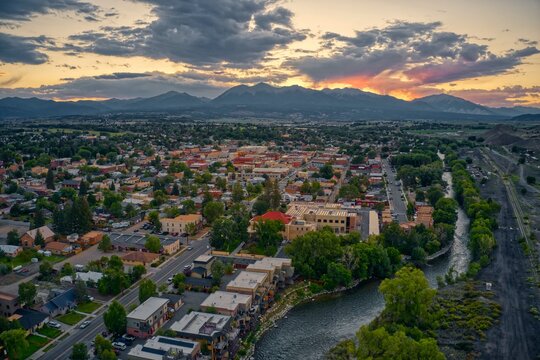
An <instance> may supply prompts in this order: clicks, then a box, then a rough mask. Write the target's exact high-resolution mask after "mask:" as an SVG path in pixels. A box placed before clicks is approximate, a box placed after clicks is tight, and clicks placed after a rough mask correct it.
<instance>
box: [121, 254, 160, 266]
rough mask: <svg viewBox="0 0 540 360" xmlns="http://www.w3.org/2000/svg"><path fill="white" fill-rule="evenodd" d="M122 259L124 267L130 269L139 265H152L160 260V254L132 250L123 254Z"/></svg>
mask: <svg viewBox="0 0 540 360" xmlns="http://www.w3.org/2000/svg"><path fill="white" fill-rule="evenodd" d="M121 259H122V262H123V263H124V268H127V269H126V270H129V269H132V268H133V267H134V266H137V265H142V266H147V265H152V264H153V263H155V262H157V261H158V260H159V254H154V253H150V252H144V251H130V252H128V253H127V254H126V255H124V256H122V257H121Z"/></svg>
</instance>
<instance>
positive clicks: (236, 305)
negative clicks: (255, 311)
mask: <svg viewBox="0 0 540 360" xmlns="http://www.w3.org/2000/svg"><path fill="white" fill-rule="evenodd" d="M251 301H252V298H251V295H246V294H240V293H235V292H229V291H216V292H215V293H212V294H210V295H208V297H207V298H206V299H205V300H204V301H203V302H202V303H201V309H202V310H203V311H208V310H209V309H215V310H216V311H217V313H218V314H221V315H228V316H232V317H236V316H237V315H238V314H239V313H241V312H247V311H249V309H250V308H251Z"/></svg>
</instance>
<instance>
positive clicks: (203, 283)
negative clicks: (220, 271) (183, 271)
mask: <svg viewBox="0 0 540 360" xmlns="http://www.w3.org/2000/svg"><path fill="white" fill-rule="evenodd" d="M184 283H185V284H186V287H187V289H188V290H191V289H193V288H196V289H201V290H209V289H211V288H212V286H213V284H212V280H211V279H208V278H197V277H193V276H190V277H187V278H186V280H185V282H184Z"/></svg>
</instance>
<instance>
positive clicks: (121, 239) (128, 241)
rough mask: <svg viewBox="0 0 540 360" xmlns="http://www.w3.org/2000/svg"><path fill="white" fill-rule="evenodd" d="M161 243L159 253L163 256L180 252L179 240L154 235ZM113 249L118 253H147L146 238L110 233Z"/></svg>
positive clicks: (139, 235)
mask: <svg viewBox="0 0 540 360" xmlns="http://www.w3.org/2000/svg"><path fill="white" fill-rule="evenodd" d="M154 236H157V237H158V238H159V241H160V242H161V250H160V252H161V253H163V254H168V255H170V254H174V253H175V252H177V251H178V250H180V239H179V238H177V237H171V236H161V235H154ZM109 237H110V238H111V243H112V246H113V248H114V249H116V250H119V251H148V250H147V249H146V247H145V246H144V245H145V244H146V236H145V235H141V234H123V233H117V232H112V233H110V234H109Z"/></svg>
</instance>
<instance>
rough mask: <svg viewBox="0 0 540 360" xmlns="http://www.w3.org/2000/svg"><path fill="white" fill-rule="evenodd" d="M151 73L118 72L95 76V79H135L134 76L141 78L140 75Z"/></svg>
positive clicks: (144, 75) (145, 75)
mask: <svg viewBox="0 0 540 360" xmlns="http://www.w3.org/2000/svg"><path fill="white" fill-rule="evenodd" d="M150 75H151V74H149V73H129V72H117V73H112V74H107V75H98V76H94V79H109V80H110V79H114V80H118V79H134V78H140V77H147V76H150Z"/></svg>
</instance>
